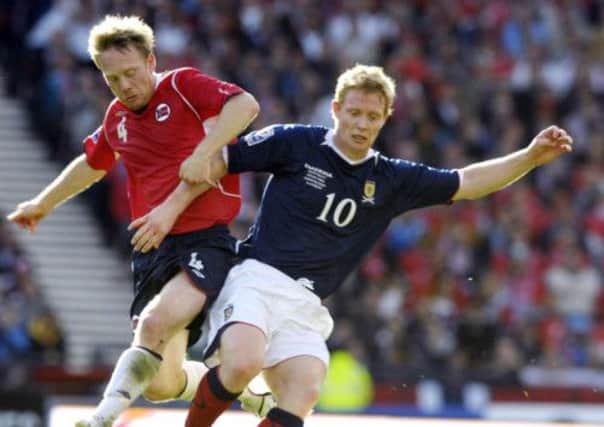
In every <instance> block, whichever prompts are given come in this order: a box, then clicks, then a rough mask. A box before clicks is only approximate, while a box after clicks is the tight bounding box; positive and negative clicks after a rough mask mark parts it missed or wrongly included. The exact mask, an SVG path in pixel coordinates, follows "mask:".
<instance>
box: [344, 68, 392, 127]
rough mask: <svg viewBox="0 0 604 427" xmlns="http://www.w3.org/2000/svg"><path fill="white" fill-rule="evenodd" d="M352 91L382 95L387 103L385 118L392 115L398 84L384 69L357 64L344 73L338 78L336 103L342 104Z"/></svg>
mask: <svg viewBox="0 0 604 427" xmlns="http://www.w3.org/2000/svg"><path fill="white" fill-rule="evenodd" d="M351 89H359V90H362V91H365V92H378V93H380V94H381V95H382V96H383V97H384V101H385V107H384V108H385V111H384V114H385V116H386V117H388V116H390V114H392V104H393V103H394V95H395V90H396V83H395V82H394V79H392V78H391V77H389V76H388V75H387V74H386V73H385V72H384V69H383V68H382V67H379V66H376V65H362V64H356V65H355V66H354V67H352V68H349V69H348V70H346V71H344V72H343V73H342V74H340V76H339V77H338V82H337V84H336V91H335V95H334V99H335V101H336V102H337V103H338V104H342V103H343V102H344V97H345V96H346V93H347V92H348V91H349V90H351Z"/></svg>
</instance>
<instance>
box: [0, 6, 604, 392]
mask: <svg viewBox="0 0 604 427" xmlns="http://www.w3.org/2000/svg"><path fill="white" fill-rule="evenodd" d="M0 4H2V5H3V6H2V7H3V11H2V12H3V15H4V18H3V19H2V20H1V21H0V42H1V43H2V51H1V52H0V55H1V57H0V60H1V61H2V63H3V64H4V69H5V70H6V74H7V79H6V82H7V89H8V91H9V93H10V94H12V95H13V96H16V97H19V98H21V99H23V100H24V101H25V102H26V104H27V106H28V108H29V110H30V112H31V116H32V120H33V122H34V123H35V128H36V129H37V130H38V131H39V133H40V136H41V137H43V138H44V140H45V141H47V143H48V155H49V157H50V158H54V159H58V160H60V161H66V160H68V159H70V158H72V157H73V156H74V155H76V154H79V153H81V141H82V139H83V138H84V137H85V136H86V135H87V134H89V133H90V132H92V131H93V130H94V129H95V128H96V127H97V126H98V125H99V124H100V122H101V121H102V118H103V112H104V109H105V107H106V106H107V105H108V103H109V102H110V100H111V94H110V93H109V91H108V89H107V88H106V86H105V85H104V83H103V81H102V78H101V76H100V74H99V73H98V71H97V70H96V69H95V68H94V67H93V65H92V64H91V62H90V61H89V59H88V56H87V52H86V43H87V33H88V31H89V29H90V28H91V26H92V25H93V24H94V23H95V21H96V20H97V19H98V18H99V17H101V16H103V15H104V14H106V13H121V14H129V13H134V14H138V15H140V16H142V17H143V18H144V19H145V20H146V21H147V22H149V23H150V24H152V26H153V27H154V29H155V31H156V41H157V54H158V60H159V69H160V70H161V69H169V68H174V67H179V66H194V67H198V68H199V69H201V70H202V71H204V72H206V73H208V74H211V75H214V76H217V77H219V78H222V79H225V80H229V81H233V82H235V83H237V84H239V85H241V86H242V87H244V88H245V89H247V90H248V91H250V92H251V93H253V94H254V95H255V96H256V97H257V99H258V100H259V102H260V105H261V108H262V111H261V114H260V116H259V117H258V119H257V120H256V121H255V123H254V124H253V127H254V128H261V127H263V126H265V125H268V124H272V123H287V122H310V123H314V124H325V125H328V126H329V125H331V116H330V112H329V108H330V101H331V96H332V93H333V90H334V84H335V77H336V76H337V75H338V73H339V72H341V71H343V70H344V69H345V68H347V67H348V66H350V65H353V64H354V63H356V62H360V63H367V64H379V65H382V66H384V67H385V69H386V70H387V72H388V73H389V74H390V75H391V76H393V77H394V78H395V79H396V81H397V100H396V104H395V112H394V115H393V117H392V119H391V120H390V121H389V123H388V124H387V125H386V127H385V129H384V131H383V133H382V135H381V137H380V138H379V140H378V143H377V148H378V149H379V150H380V151H382V152H383V153H384V154H386V155H389V156H398V157H403V158H406V159H410V160H417V161H422V162H425V163H428V164H430V165H434V166H442V167H453V168H454V167H461V166H464V165H466V164H468V163H470V162H474V161H479V160H482V159H487V158H491V157H494V156H499V155H502V154H505V153H509V152H511V151H513V150H516V149H519V148H521V147H524V146H525V145H527V144H528V143H529V142H530V139H531V137H532V136H533V135H534V134H535V133H536V132H537V131H538V130H539V129H541V128H543V127H545V126H547V125H550V124H554V123H555V124H558V125H560V126H563V127H565V128H566V129H567V130H568V131H569V133H570V134H571V135H572V136H573V137H574V140H575V149H574V152H573V153H572V154H571V155H567V156H565V157H564V159H561V160H558V161H556V162H555V163H554V164H552V165H549V166H547V167H544V168H541V169H539V170H537V171H535V172H533V173H531V174H530V175H529V176H528V177H525V178H524V179H523V180H522V181H520V182H518V183H516V184H514V185H513V186H511V187H509V188H507V189H505V190H503V191H501V192H499V193H498V194H496V195H494V196H492V197H489V198H487V199H484V200H480V201H474V202H463V203H456V204H454V205H452V206H447V207H438V208H431V209H427V210H423V211H418V212H415V213H409V214H407V215H404V216H402V217H401V218H398V219H397V220H396V221H394V223H393V224H392V226H391V227H390V229H389V231H388V233H387V234H386V235H385V236H384V238H383V239H382V240H381V242H380V243H379V244H378V245H377V246H376V247H375V248H374V250H373V251H372V253H371V254H370V256H369V257H368V258H367V259H366V260H365V261H364V262H363V264H362V266H361V268H360V269H359V271H358V273H356V274H355V275H354V276H353V277H351V278H349V280H348V281H347V282H346V284H345V285H344V286H343V289H342V290H341V291H340V293H339V295H338V296H337V297H336V298H333V299H332V300H329V301H328V304H329V306H330V308H331V310H332V311H333V314H334V315H335V317H336V329H335V331H334V334H333V337H332V338H331V340H330V345H331V346H332V348H334V349H337V348H346V349H348V350H349V351H351V352H352V353H353V354H354V355H355V356H356V357H357V358H358V359H359V360H361V361H363V362H364V363H365V364H366V365H367V366H369V368H370V370H371V372H372V374H373V376H374V378H376V380H377V381H380V382H399V383H403V382H407V381H408V382H413V381H417V380H419V379H422V378H437V379H439V380H441V381H442V382H443V383H444V384H449V385H451V387H452V388H453V389H454V388H455V385H456V384H459V383H460V382H462V381H466V380H468V379H476V380H481V381H487V382H489V383H492V384H504V385H513V384H518V383H519V381H520V374H521V372H522V369H523V368H524V367H526V366H541V367H544V368H547V369H550V368H551V369H556V368H564V367H586V368H604V298H603V294H602V285H603V277H604V276H603V273H604V30H603V28H604V27H603V13H604V6H603V4H602V2H600V1H597V0H577V1H564V0H558V1H554V0H551V1H546V0H536V1H531V2H519V1H518V2H517V1H514V2H509V1H503V0H493V1H487V0H407V1H387V0H382V1H380V0H346V1H344V0H339V1H338V0H334V1H330V2H324V1H318V0H221V1H218V0H216V1H201V0H197V1H196V0H180V1H177V0H173V1H168V0H77V1H76V0H62V1H60V0H56V1H50V0H46V1H44V0H36V1H34V0H31V1H28V2H10V1H8V2H7V1H4V2H1V3H0ZM124 176H125V172H124V170H123V168H121V167H119V166H118V167H116V168H115V169H114V170H113V171H112V172H111V174H110V175H109V177H108V179H107V180H106V181H105V183H104V184H101V185H100V186H97V187H96V189H95V190H93V193H92V194H91V195H90V200H91V204H92V205H94V209H93V211H94V212H96V215H97V216H98V217H99V220H100V221H101V222H102V224H103V226H104V227H105V230H106V231H107V236H108V237H107V238H108V242H113V243H114V244H116V245H118V246H120V247H122V248H125V247H127V244H125V243H124V242H126V241H127V239H126V238H125V234H124V232H123V230H124V224H127V223H128V222H129V217H128V209H127V204H126V202H125V198H124V197H125V191H124V185H125V180H124ZM263 180H264V177H251V176H247V175H246V176H243V188H244V193H245V199H246V200H245V204H244V208H243V210H242V213H241V215H240V217H239V219H238V221H237V222H236V224H235V225H234V228H233V229H234V232H235V233H236V234H238V236H242V234H243V233H244V230H245V228H246V227H247V225H249V223H250V222H251V221H252V219H253V216H254V213H255V209H256V207H257V204H258V200H259V194H260V191H261V188H262V183H263Z"/></svg>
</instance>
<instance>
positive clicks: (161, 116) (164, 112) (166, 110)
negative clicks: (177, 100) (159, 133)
mask: <svg viewBox="0 0 604 427" xmlns="http://www.w3.org/2000/svg"><path fill="white" fill-rule="evenodd" d="M170 113H171V110H170V106H169V105H168V104H166V103H165V102H162V103H161V104H159V105H158V106H157V107H155V120H157V121H158V122H165V121H166V120H168V117H170Z"/></svg>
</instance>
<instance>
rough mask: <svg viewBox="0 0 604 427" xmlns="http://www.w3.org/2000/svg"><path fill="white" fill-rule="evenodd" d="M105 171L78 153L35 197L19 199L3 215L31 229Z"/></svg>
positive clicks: (95, 180) (98, 178) (96, 179)
mask: <svg viewBox="0 0 604 427" xmlns="http://www.w3.org/2000/svg"><path fill="white" fill-rule="evenodd" d="M105 173H106V172H105V171H104V170H96V169H93V168H92V167H91V166H90V165H89V164H88V162H87V161H86V155H85V154H82V155H80V156H78V157H76V158H75V159H74V160H72V161H71V163H69V164H68V165H67V166H66V167H65V169H63V171H62V172H61V173H60V174H59V175H58V176H57V177H56V178H55V179H54V180H53V181H52V182H51V183H50V184H49V185H48V186H47V187H46V188H44V189H43V190H42V191H41V192H40V193H39V194H38V195H37V196H36V197H34V198H33V199H31V200H28V201H26V202H23V203H20V204H19V205H18V206H17V208H16V209H15V210H14V211H13V212H11V213H10V214H8V216H7V218H8V219H9V220H10V221H13V222H14V223H16V224H17V225H19V226H20V227H22V228H24V229H27V230H29V231H34V230H35V228H36V226H37V225H38V223H39V222H40V221H41V220H42V219H43V218H44V217H46V216H47V215H48V214H49V213H50V212H52V211H53V209H55V208H56V207H57V206H59V205H60V204H62V203H64V202H65V201H67V200H69V199H70V198H71V197H73V196H75V195H76V194H78V193H80V192H82V191H83V190H85V189H86V188H88V187H89V186H91V185H92V184H94V183H95V182H97V181H98V180H100V179H101V178H102V177H103V176H105Z"/></svg>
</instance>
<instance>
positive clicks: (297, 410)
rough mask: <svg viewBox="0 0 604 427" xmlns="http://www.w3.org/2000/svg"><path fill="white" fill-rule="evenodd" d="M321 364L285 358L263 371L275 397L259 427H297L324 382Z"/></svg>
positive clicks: (314, 360)
mask: <svg viewBox="0 0 604 427" xmlns="http://www.w3.org/2000/svg"><path fill="white" fill-rule="evenodd" d="M325 372H326V366H325V363H324V362H323V361H322V360H320V359H318V358H316V357H313V356H298V357H294V358H291V359H287V360H285V361H283V362H281V363H279V364H278V365H276V366H273V367H271V368H269V369H266V370H265V373H264V375H265V378H266V381H267V383H268V385H269V386H270V388H271V390H273V393H274V394H275V397H276V398H277V407H276V408H273V409H271V410H270V412H269V413H268V415H267V417H266V419H264V420H263V421H262V422H261V423H260V424H259V426H262V427H265V426H266V427H268V426H270V427H301V426H302V425H304V418H305V417H306V416H307V415H308V414H309V413H310V412H311V411H312V408H313V407H314V406H315V404H316V403H317V401H318V400H319V394H320V392H321V385H322V384H323V380H324V379H325Z"/></svg>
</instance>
